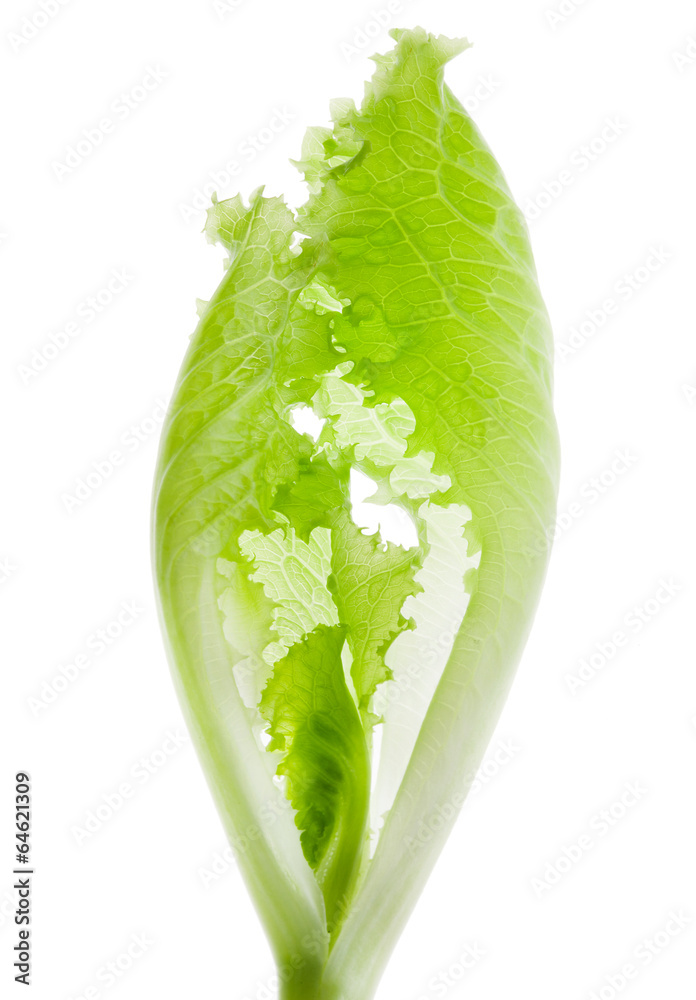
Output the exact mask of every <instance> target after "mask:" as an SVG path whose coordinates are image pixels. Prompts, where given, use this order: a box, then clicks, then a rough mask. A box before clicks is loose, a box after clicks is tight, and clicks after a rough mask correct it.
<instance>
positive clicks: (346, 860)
mask: <svg viewBox="0 0 696 1000" xmlns="http://www.w3.org/2000/svg"><path fill="white" fill-rule="evenodd" d="M345 633H346V629H345V627H344V626H343V625H337V626H333V627H326V626H324V625H319V626H317V628H316V629H314V630H313V631H312V632H310V633H309V635H308V636H307V637H306V638H305V639H304V640H303V641H302V642H298V643H296V644H295V645H294V646H292V647H291V649H290V650H289V652H288V654H287V656H285V657H284V658H283V659H282V660H279V661H278V662H277V663H276V664H275V666H274V668H273V675H272V676H271V678H270V680H269V681H268V686H267V687H266V689H265V690H264V692H263V696H262V698H261V704H260V709H261V714H262V715H263V717H264V718H265V719H266V720H267V721H268V723H269V727H268V731H269V733H270V735H271V737H272V739H271V742H270V743H269V746H268V749H269V751H273V750H280V751H282V754H283V756H282V760H281V763H280V765H279V766H278V774H280V775H284V776H285V777H286V778H287V795H288V798H289V799H290V801H291V803H292V805H293V808H294V809H295V810H296V813H297V815H296V818H295V822H296V824H297V826H298V828H299V829H300V830H301V831H302V834H301V838H300V839H301V842H302V850H303V852H304V855H305V857H306V858H307V861H308V862H309V864H310V866H311V868H312V869H313V870H314V871H315V872H316V875H317V880H318V882H319V884H320V886H321V888H322V892H323V894H324V900H325V902H326V910H327V920H328V923H329V926H332V927H333V928H334V929H335V927H336V925H337V920H338V917H339V915H340V912H341V911H342V910H343V909H345V906H346V903H347V900H348V898H349V896H350V892H351V889H352V887H353V884H354V882H355V879H356V877H357V874H358V870H359V865H360V860H361V855H362V848H363V845H364V841H365V833H366V822H367V807H368V801H369V787H370V771H369V765H368V759H367V747H366V744H365V734H364V733H363V729H362V726H361V724H360V719H359V717H358V713H357V711H356V708H355V703H354V702H353V699H352V697H351V695H350V692H349V690H348V687H347V685H346V681H345V677H344V674H343V663H342V661H341V648H342V646H343V643H344V639H345Z"/></svg>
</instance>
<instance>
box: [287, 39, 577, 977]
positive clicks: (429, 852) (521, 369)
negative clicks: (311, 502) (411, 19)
mask: <svg viewBox="0 0 696 1000" xmlns="http://www.w3.org/2000/svg"><path fill="white" fill-rule="evenodd" d="M392 34H393V35H394V37H396V38H397V40H398V45H397V47H396V49H395V50H394V52H393V53H390V54H389V56H387V57H385V58H383V59H382V58H380V59H379V60H378V61H379V64H380V65H379V69H378V71H377V74H376V75H375V78H374V80H373V83H372V86H371V87H369V88H368V90H367V92H366V98H365V102H364V104H363V107H362V109H361V111H360V112H356V111H355V110H354V109H349V110H348V111H347V112H346V113H344V114H342V116H341V117H340V119H339V121H338V122H337V123H336V131H337V132H338V133H340V134H341V135H342V136H344V135H345V134H346V132H349V133H352V134H353V135H354V136H355V137H356V138H360V139H361V140H362V142H363V155H362V156H356V157H355V159H354V160H353V161H352V162H351V163H350V164H348V165H347V166H346V167H344V168H342V169H339V170H335V169H333V168H332V167H331V164H330V163H329V162H328V160H327V161H326V163H325V170H324V182H323V185H322V186H321V187H320V188H319V187H318V186H317V185H316V183H315V189H316V193H315V194H314V195H313V196H312V197H311V198H310V201H309V203H308V205H307V206H306V208H305V209H304V210H303V212H302V217H301V224H302V228H303V230H304V231H306V232H309V233H310V234H311V235H312V236H313V237H314V242H315V244H317V245H319V244H322V243H323V244H326V243H328V249H329V256H328V258H327V263H326V265H325V266H324V268H323V271H324V273H325V275H326V280H328V281H329V282H330V283H331V284H332V286H333V287H334V288H335V289H336V293H337V295H338V297H339V298H343V297H349V298H350V300H351V305H350V306H348V307H347V308H346V309H345V310H344V312H343V315H342V317H341V319H340V322H338V323H337V324H336V329H335V336H336V340H337V342H338V343H339V344H340V345H341V346H342V347H343V348H344V350H345V351H346V354H345V359H346V360H349V361H352V362H353V369H352V372H351V374H349V375H348V376H347V378H349V379H350V380H351V381H355V382H356V383H360V384H362V385H363V386H364V387H365V388H366V389H367V390H368V391H369V392H370V393H372V395H371V397H370V399H371V401H372V402H373V403H375V404H379V403H382V402H384V403H389V402H391V401H392V400H394V399H396V398H401V399H403V400H404V401H405V402H406V403H407V404H408V406H409V408H410V410H411V412H412V413H413V414H414V416H415V420H416V426H415V429H414V431H413V433H412V434H411V436H410V437H409V453H410V454H413V453H416V452H420V451H425V452H430V453H432V454H433V455H434V461H433V472H434V473H435V474H436V475H446V476H448V477H449V480H450V482H451V486H450V487H449V489H447V490H444V491H442V492H441V493H440V494H439V495H438V494H435V496H434V497H433V499H434V500H435V502H437V503H440V504H444V505H447V504H450V503H460V504H464V505H466V506H467V507H468V508H469V509H470V510H471V512H472V516H473V521H472V523H473V526H474V532H475V537H476V539H477V542H478V544H479V545H480V547H481V562H480V567H479V570H478V573H477V578H476V582H475V587H474V588H473V593H472V596H471V600H470V603H469V607H468V610H467V614H466V617H465V619H464V622H463V625H462V628H461V629H460V632H459V634H458V636H457V637H456V639H455V641H454V646H453V648H452V652H451V655H450V658H449V661H448V663H447V666H446V668H445V670H444V673H443V675H442V678H441V680H440V683H439V685H438V688H437V690H436V693H435V696H434V698H433V701H432V703H431V705H430V707H429V710H428V713H427V715H426V717H425V720H424V723H423V726H422V728H421V732H420V735H419V737H418V740H417V742H416V745H415V748H414V751H413V754H412V756H411V759H410V762H409V766H408V769H407V771H406V775H405V778H404V781H403V782H402V785H401V787H400V789H399V793H398V795H397V798H396V801H395V804H394V807H393V808H392V810H391V812H390V814H389V816H388V817H387V819H386V822H385V826H384V829H383V831H382V833H381V836H380V839H379V843H378V846H377V850H376V854H375V857H374V859H373V861H372V863H371V867H370V872H369V875H368V877H367V879H366V880H365V882H364V883H363V885H362V888H361V890H360V892H359V894H358V897H357V899H356V906H355V911H354V912H353V913H352V914H351V915H349V916H348V918H347V921H346V924H345V925H344V927H343V930H342V932H341V936H340V938H339V940H338V942H337V944H336V947H335V948H334V950H333V952H332V955H331V958H330V960H329V965H328V967H327V972H326V978H327V982H328V983H330V984H333V985H334V987H336V988H337V984H339V983H343V982H345V981H346V980H350V981H351V989H352V990H353V991H354V992H353V994H352V995H354V996H356V997H359V996H365V995H369V994H370V993H371V992H372V990H373V989H374V986H375V983H376V980H377V978H378V976H379V975H380V973H381V969H382V968H383V965H384V962H385V960H386V956H388V954H389V952H390V950H391V948H392V947H393V944H394V942H395V941H396V938H397V937H398V934H399V933H400V931H401V928H402V927H403V925H404V923H405V920H406V919H407V917H408V914H409V912H410V910H411V908H412V906H413V904H414V902H415V899H416V898H417V896H418V894H419V893H420V891H421V889H422V887H423V885H424V883H425V880H426V878H427V876H428V873H429V871H430V869H431V868H432V865H433V864H434V861H435V859H436V857H437V855H438V853H439V851H440V849H441V846H442V844H443V842H444V840H445V838H446V836H447V834H448V832H449V829H450V828H451V825H452V822H453V821H454V817H455V816H456V813H457V811H458V808H459V806H460V805H461V803H462V802H463V799H464V796H465V794H466V790H467V788H468V785H469V783H470V781H471V779H472V776H473V774H474V773H475V771H476V767H477V766H478V763H479V762H480V759H481V757H482V755H483V752H484V750H485V746H486V744H487V742H488V740H489V738H490V736H491V733H492V731H493V728H494V726H495V722H496V720H497V717H498V714H499V712H500V709H501V708H502V705H503V703H504V700H505V697H506V695H507V691H508V689H509V685H510V683H511V680H512V676H513V673H514V668H515V666H516V663H517V660H518V658H519V655H520V652H521V650H522V647H523V644H524V642H525V639H526V637H527V633H528V631H529V628H530V625H531V621H532V618H533V613H534V609H535V606H536V603H537V600H538V596H539V592H540V589H541V584H542V580H543V577H544V573H545V569H546V563H547V558H548V548H549V544H548V537H549V536H548V531H547V528H548V526H549V525H550V523H551V522H552V520H553V516H554V510H555V498H556V491H557V477H558V449H557V438H556V428H555V422H554V419H553V413H552V404H551V365H550V359H551V351H552V338H551V331H550V328H549V323H548V319H547V315H546V311H545V309H544V306H543V303H542V300H541V297H540V294H539V290H538V285H537V280H536V274H535V270H534V264H533V259H532V255H531V251H530V248H529V242H528V237H527V230H526V226H525V222H524V218H523V216H522V214H521V212H520V211H519V209H518V208H517V207H516V205H515V204H514V202H513V200H512V197H511V195H510V192H509V189H508V187H507V184H506V182H505V180H504V177H503V175H502V173H501V171H500V168H499V167H498V165H497V163H496V161H495V159H494V158H493V156H492V155H491V153H490V151H489V150H488V147H487V146H486V144H485V142H484V140H483V139H482V138H481V136H480V134H479V132H478V130H477V129H476V127H475V125H474V124H473V122H472V121H471V119H470V118H469V116H468V115H467V113H466V112H465V111H464V109H463V108H462V107H461V105H460V104H459V103H458V102H457V101H456V99H455V98H454V97H453V96H452V95H451V93H450V92H449V91H448V90H447V88H446V87H445V86H444V84H443V79H442V66H443V64H444V63H445V62H446V60H447V59H448V58H450V57H451V55H452V54H453V52H455V51H461V49H462V48H464V47H465V44H466V43H464V42H460V43H456V42H455V43H453V42H450V41H448V40H445V39H441V38H438V39H433V38H432V37H431V36H427V35H426V34H425V32H423V31H422V29H416V30H414V31H408V32H399V31H394V32H392ZM313 170H314V174H315V176H316V174H317V172H320V166H319V164H318V163H317V162H315V163H314V165H313ZM305 252H307V253H312V252H315V250H314V248H313V247H312V245H310V246H309V247H307V248H306V250H305ZM431 824H432V826H433V828H434V829H436V830H437V832H433V833H432V836H430V837H428V838H424V837H423V835H422V830H423V829H424V828H425V829H429V827H430V825H431ZM376 940H379V945H377V946H376V945H375V941H376Z"/></svg>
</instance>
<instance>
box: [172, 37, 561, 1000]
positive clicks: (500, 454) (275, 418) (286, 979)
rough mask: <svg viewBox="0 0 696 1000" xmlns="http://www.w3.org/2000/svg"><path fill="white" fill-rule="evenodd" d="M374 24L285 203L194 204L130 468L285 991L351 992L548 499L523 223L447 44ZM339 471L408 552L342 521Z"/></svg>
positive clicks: (210, 759) (494, 672)
mask: <svg viewBox="0 0 696 1000" xmlns="http://www.w3.org/2000/svg"><path fill="white" fill-rule="evenodd" d="M392 35H393V37H394V38H395V39H396V43H397V44H396V46H395V48H394V49H393V50H392V51H391V52H389V53H388V54H387V55H384V56H377V57H375V60H376V62H377V71H376V73H375V74H374V76H373V79H372V81H371V83H369V84H368V85H366V92H365V98H364V101H363V103H362V106H361V107H360V109H356V108H355V106H354V105H353V104H352V102H350V101H346V100H343V101H335V102H333V104H332V114H333V119H334V124H333V127H332V128H331V129H328V128H319V129H310V130H309V132H308V135H307V138H306V140H305V143H304V146H303V150H302V157H301V160H300V162H299V166H300V168H301V169H302V170H303V171H304V174H305V179H306V181H307V185H308V188H309V192H310V195H309V198H308V201H307V202H306V204H305V205H304V206H303V207H302V208H301V209H300V210H299V211H298V212H297V214H295V213H293V212H292V211H291V210H290V209H289V208H288V207H287V206H286V205H285V204H284V203H283V202H282V200H281V199H279V198H266V197H264V196H263V193H262V191H261V189H259V190H257V191H255V192H254V193H253V195H252V196H251V199H250V203H249V205H248V207H247V206H246V205H245V204H244V203H243V202H242V200H241V198H240V197H236V198H234V199H230V200H228V201H224V202H219V203H218V202H215V203H214V204H213V207H212V208H211V210H210V212H209V216H208V223H207V227H206V231H207V234H208V238H209V239H211V240H213V241H216V242H219V243H220V244H221V245H222V246H223V247H225V249H226V250H227V252H228V255H229V257H228V261H227V264H226V270H225V274H224V277H223V279H222V281H221V283H220V286H219V288H218V289H217V291H216V292H215V294H214V296H213V298H212V299H211V301H210V302H209V303H207V304H206V305H204V306H203V307H202V310H201V315H200V322H199V324H198V327H197V329H196V331H195V333H194V336H193V338H192V341H191V344H190V346H189V350H188V353H187V355H186V358H185V360H184V363H183V366H182V369H181V372H180V375H179V380H178V383H177V387H176V390H175V393H174V397H173V400H172V403H171V406H170V410H169V414H168V418H167V421H166V424H165V428H164V431H163V435H162V443H161V449H160V456H159V462H158V471H157V477H156V485H155V497H154V560H155V571H156V580H157V588H158V593H159V602H160V609H161V617H162V622H163V628H164V632H165V636H166V639H167V643H168V647H169V652H170V658H171V662H172V666H173V671H174V676H175V680H176V682H177V686H178V690H179V695H180V698H181V702H182V705H183V708H184V710H185V712H186V715H187V719H188V722H189V725H190V727H191V729H192V732H193V734H194V739H195V742H196V745H197V748H198V751H199V755H200V758H201V762H202V764H203V767H204V770H205V772H206V774H207V777H208V781H209V783H210V786H211V790H212V792H213V795H214V797H215V799H216V802H217V805H218V808H219V810H220V814H221V816H222V819H223V822H224V823H225V826H226V829H227V831H228V835H229V837H230V840H231V842H232V843H233V845H235V846H236V847H237V853H238V857H239V864H240V868H241V869H242V871H243V873H244V876H245V878H246V881H247V884H248V886H249V890H250V892H251V894H252V896H253V898H254V901H255V903H256V906H257V909H258V911H259V914H260V916H261V919H262V921H263V923H264V926H265V929H266V931H267V934H268V937H269V940H270V942H271V945H272V947H273V950H274V954H275V957H276V960H277V962H278V964H279V967H281V968H282V969H284V970H286V972H287V974H286V975H284V976H283V977H282V981H283V996H284V997H285V998H286V1000H290V998H295V997H298V998H299V997H303V998H310V1000H311V998H313V997H315V998H326V1000H328V998H329V997H336V996H341V997H343V998H344V1000H365V998H369V997H370V996H372V995H373V993H374V991H375V989H376V986H377V983H378V981H379V977H380V975H381V973H382V971H383V969H384V966H385V964H386V962H387V960H388V957H389V954H390V952H391V950H392V948H393V946H394V943H395V942H396V940H397V938H398V935H399V933H400V932H401V929H402V928H403V925H404V923H405V921H406V920H407V919H408V916H409V913H410V912H411V910H412V908H413V906H414V905H415V902H416V900H417V898H418V895H419V894H420V892H421V890H422V888H423V885H424V884H425V881H426V879H427V877H428V874H429V872H430V870H431V869H432V866H433V864H434V863H435V860H436V858H437V856H438V854H439V852H440V850H441V848H442V845H443V843H444V841H445V839H446V837H447V835H448V833H449V831H450V829H451V827H452V824H453V822H454V820H455V818H456V815H457V812H458V810H459V807H460V806H461V804H462V802H463V801H464V797H465V795H466V792H467V790H468V787H469V784H470V783H471V780H472V777H473V775H474V774H475V771H476V768H477V766H478V764H479V763H480V760H481V758H482V756H483V753H484V751H485V748H486V745H487V743H488V741H489V739H490V737H491V735H492V732H493V729H494V726H495V724H496V721H497V718H498V716H499V713H500V711H501V709H502V706H503V704H504V701H505V698H506V695H507V692H508V690H509V686H510V683H511V681H512V677H513V674H514V671H515V667H516V665H517V662H518V660H519V657H520V654H521V652H522V649H523V646H524V643H525V641H526V638H527V634H528V632H529V629H530V627H531V624H532V620H533V616H534V611H535V608H536V604H537V601H538V599H539V594H540V591H541V586H542V583H543V578H544V575H545V570H546V565H547V561H548V556H549V538H550V537H551V535H550V531H549V528H550V526H551V525H552V523H553V519H554V516H555V505H556V495H557V484H558V465H559V457H558V442H557V433H556V425H555V420H554V416H553V408H552V338H551V330H550V326H549V322H548V317H547V314H546V310H545V308H544V304H543V301H542V299H541V295H540V291H539V287H538V281H537V277H536V271H535V267H534V261H533V257H532V252H531V249H530V245H529V239H528V234H527V230H526V225H525V221H524V218H523V216H522V213H521V212H520V210H519V209H518V207H517V206H516V205H515V203H514V200H513V198H512V195H511V193H510V191H509V189H508V186H507V184H506V181H505V179H504V177H503V174H502V172H501V169H500V167H499V166H498V164H497V162H496V160H495V158H494V157H493V155H492V153H491V152H490V150H489V149H488V147H487V146H486V144H485V141H484V140H483V138H482V137H481V135H480V133H479V132H478V130H477V128H476V126H475V125H474V123H473V121H472V120H471V118H470V117H469V115H468V114H467V112H466V111H465V110H464V109H463V107H462V106H461V104H460V103H459V102H458V101H457V99H456V98H455V97H454V95H453V94H452V93H451V92H450V90H449V89H448V88H447V86H446V85H445V83H444V79H443V67H444V65H445V63H446V62H447V61H448V59H450V58H451V57H452V56H453V55H456V54H457V53H458V52H461V51H463V50H464V49H465V48H466V46H467V43H466V42H465V41H464V40H461V39H460V40H457V39H455V40H450V39H446V38H443V37H441V36H438V37H434V36H432V35H428V34H427V33H426V32H425V31H423V29H421V28H417V29H413V30H408V31H400V30H395V31H393V32H392ZM307 409H311V410H313V412H314V413H315V415H316V416H317V417H318V418H320V419H321V420H323V422H324V423H323V426H322V427H321V430H320V432H319V433H318V434H317V435H315V434H309V433H303V432H302V431H301V429H298V428H299V427H300V426H301V425H300V423H299V418H298V417H297V414H298V413H299V412H300V411H305V412H306V410H307ZM359 474H360V475H362V476H367V477H369V479H370V480H371V481H372V482H373V484H374V490H375V492H374V493H373V495H372V496H371V498H370V503H372V504H373V505H375V508H376V509H379V506H380V505H381V506H382V510H383V511H384V513H385V516H386V514H387V513H388V512H389V511H390V510H394V509H396V510H399V511H401V513H402V516H403V518H405V519H406V520H407V521H408V522H409V523H410V524H411V525H412V527H413V529H414V534H413V537H414V538H416V537H417V540H418V544H417V545H414V546H412V547H408V546H406V545H403V544H401V545H400V544H395V543H394V542H385V541H384V539H383V538H382V537H380V535H379V534H373V535H369V534H366V533H365V531H364V530H362V529H361V528H359V527H358V524H357V523H356V518H357V513H356V511H357V508H356V502H355V501H354V496H353V492H354V491H353V490H352V488H351V483H352V482H353V477H354V476H356V475H359ZM376 734H378V735H379V737H380V738H379V739H378V740H376V739H375V735H376ZM380 747H381V749H380ZM424 827H425V828H427V829H428V830H429V831H430V834H429V836H428V837H425V838H424V837H423V835H422V831H423V829H424ZM250 831H252V832H253V836H251V835H250ZM287 970H289V971H287Z"/></svg>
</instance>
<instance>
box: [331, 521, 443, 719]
mask: <svg viewBox="0 0 696 1000" xmlns="http://www.w3.org/2000/svg"><path fill="white" fill-rule="evenodd" d="M331 547H332V557H331V576H330V577H329V581H328V585H329V589H330V590H331V593H332V594H333V598H334V601H335V602H336V607H337V608H338V616H339V621H340V622H341V623H342V624H344V625H347V626H348V630H349V631H348V642H349V645H350V648H351V652H352V653H353V665H352V667H351V676H352V678H353V684H354V686H355V691H356V694H357V698H358V707H359V708H360V710H361V712H363V713H365V714H366V713H367V711H368V706H369V703H370V698H371V697H372V695H373V694H374V693H375V690H376V689H377V685H378V684H381V683H383V682H384V681H386V680H388V679H389V678H390V677H391V671H390V670H389V668H388V667H387V665H386V663H385V662H384V656H385V654H386V652H387V650H388V648H389V646H390V645H391V643H392V642H393V641H394V639H395V638H396V637H397V635H399V633H400V632H402V631H403V630H404V629H405V628H409V627H410V624H411V623H410V622H409V621H407V619H405V618H404V617H403V615H402V614H401V609H402V607H403V605H404V601H405V600H406V598H407V597H408V596H409V595H411V594H416V593H418V592H419V590H420V589H421V587H420V585H419V584H418V583H416V581H415V579H414V574H415V572H416V570H417V569H418V567H419V566H420V564H421V562H422V558H423V553H422V551H420V550H419V549H411V550H408V549H403V548H401V546H399V545H393V544H391V543H387V544H386V546H383V545H382V544H381V541H380V538H379V535H366V534H365V533H364V532H363V531H361V529H360V528H358V526H357V525H356V524H354V523H353V521H352V520H351V519H350V516H349V515H348V513H347V512H343V511H342V512H337V513H336V514H335V516H334V519H333V527H332V530H331Z"/></svg>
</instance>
